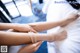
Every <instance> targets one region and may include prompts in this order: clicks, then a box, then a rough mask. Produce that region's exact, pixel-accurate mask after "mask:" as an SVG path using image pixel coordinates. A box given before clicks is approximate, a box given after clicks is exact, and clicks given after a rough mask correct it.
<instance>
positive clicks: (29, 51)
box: [18, 42, 42, 53]
mask: <svg viewBox="0 0 80 53" xmlns="http://www.w3.org/2000/svg"><path fill="white" fill-rule="evenodd" d="M41 44H42V42H37V43H34V44H29V45H27V46H24V47H22V48H21V49H20V50H19V51H18V53H34V52H36V51H37V50H38V48H39V47H40V45H41Z"/></svg>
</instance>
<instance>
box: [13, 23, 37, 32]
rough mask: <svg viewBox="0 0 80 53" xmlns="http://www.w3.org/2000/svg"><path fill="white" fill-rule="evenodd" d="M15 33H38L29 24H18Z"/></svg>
mask: <svg viewBox="0 0 80 53" xmlns="http://www.w3.org/2000/svg"><path fill="white" fill-rule="evenodd" d="M14 30H15V31H18V32H30V31H31V32H36V31H35V30H34V29H33V28H32V27H31V26H29V25H28V24H17V25H16V26H15V28H14Z"/></svg>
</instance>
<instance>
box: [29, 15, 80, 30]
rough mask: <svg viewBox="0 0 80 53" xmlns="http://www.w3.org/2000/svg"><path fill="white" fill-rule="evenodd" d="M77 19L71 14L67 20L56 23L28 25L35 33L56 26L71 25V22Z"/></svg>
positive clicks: (76, 16)
mask: <svg viewBox="0 0 80 53" xmlns="http://www.w3.org/2000/svg"><path fill="white" fill-rule="evenodd" d="M78 17H79V15H77V14H71V15H70V16H68V17H67V19H63V20H61V21H58V22H40V23H30V24H29V25H30V26H32V28H33V29H34V30H36V31H43V30H48V29H51V28H54V27H56V26H61V27H64V26H66V25H68V24H69V23H71V22H72V21H74V20H76V19H77V18H78Z"/></svg>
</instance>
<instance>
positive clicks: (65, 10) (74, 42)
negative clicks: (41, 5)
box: [47, 0, 80, 53]
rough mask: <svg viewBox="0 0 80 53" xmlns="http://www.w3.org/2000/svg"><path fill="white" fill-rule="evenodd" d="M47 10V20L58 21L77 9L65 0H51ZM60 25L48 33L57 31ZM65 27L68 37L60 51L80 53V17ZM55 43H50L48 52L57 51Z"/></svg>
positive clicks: (62, 52) (63, 52) (54, 52)
mask: <svg viewBox="0 0 80 53" xmlns="http://www.w3.org/2000/svg"><path fill="white" fill-rule="evenodd" d="M51 1H52V2H51V3H50V6H49V8H48V12H47V21H48V22H50V21H58V20H61V19H62V18H66V17H67V16H68V15H69V14H70V13H71V12H73V11H76V10H75V9H73V8H72V7H71V6H70V5H69V4H68V3H67V2H66V1H65V0H51ZM58 28H59V27H56V28H55V29H51V30H48V33H52V32H56V31H57V29H58ZM65 29H66V30H67V31H68V37H67V39H66V40H64V42H63V43H62V44H61V46H60V52H59V53H80V19H77V20H76V21H74V22H73V23H71V24H69V25H68V26H67V27H65ZM54 47H55V44H54V43H48V53H56V51H55V49H56V48H54Z"/></svg>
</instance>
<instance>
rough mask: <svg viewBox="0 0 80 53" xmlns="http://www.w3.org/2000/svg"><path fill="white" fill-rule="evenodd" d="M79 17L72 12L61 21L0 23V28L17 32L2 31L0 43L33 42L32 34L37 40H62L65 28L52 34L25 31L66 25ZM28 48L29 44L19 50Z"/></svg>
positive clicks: (0, 32) (17, 43)
mask: <svg viewBox="0 0 80 53" xmlns="http://www.w3.org/2000/svg"><path fill="white" fill-rule="evenodd" d="M78 17H79V15H77V14H71V15H70V16H69V17H68V19H62V20H61V21H58V22H40V23H30V24H14V23H12V24H11V23H0V30H4V29H14V30H16V32H5V31H0V44H1V45H19V44H29V43H32V40H31V39H30V36H31V37H33V38H34V37H35V38H36V42H38V41H51V42H52V41H57V40H62V39H64V38H65V37H66V36H64V35H66V34H67V33H66V31H64V30H63V31H61V32H59V33H52V34H38V33H32V34H29V33H25V32H30V31H32V32H36V31H37V32H39V31H43V30H47V29H51V28H53V27H56V26H61V27H64V26H66V25H68V24H69V23H71V22H72V21H74V20H76V19H77V18H78ZM45 26H47V27H45ZM23 32H24V33H23ZM47 35H49V36H47ZM56 35H57V36H56ZM60 37H63V38H60ZM4 40H6V41H4ZM32 45H33V44H32ZM35 45H38V46H40V45H39V44H35ZM30 46H31V45H30ZM32 47H34V46H32ZM26 48H28V47H27V46H26V47H24V49H21V50H20V51H19V53H20V52H22V51H23V52H25V49H26Z"/></svg>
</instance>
